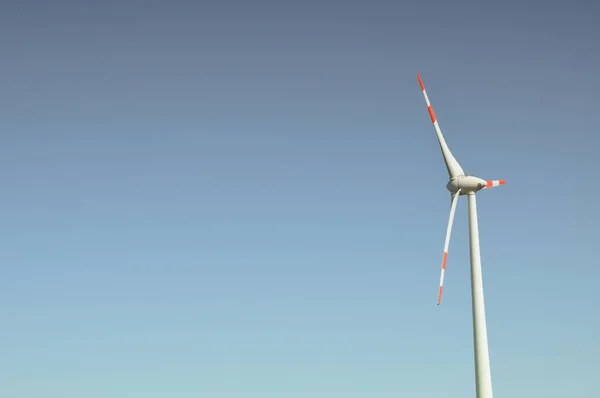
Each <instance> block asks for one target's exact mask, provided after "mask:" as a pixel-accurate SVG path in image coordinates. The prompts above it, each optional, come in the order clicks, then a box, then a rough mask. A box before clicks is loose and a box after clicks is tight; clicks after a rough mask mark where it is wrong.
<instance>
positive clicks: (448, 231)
mask: <svg viewBox="0 0 600 398" xmlns="http://www.w3.org/2000/svg"><path fill="white" fill-rule="evenodd" d="M459 197H460V189H459V190H458V191H457V192H456V193H455V194H454V195H452V205H451V206H450V218H449V219H448V228H447V229H446V241H445V242H444V255H443V257H442V275H441V276H440V290H439V292H438V305H440V302H441V301H442V290H443V288H444V273H445V272H446V259H447V258H448V249H449V248H450V235H451V234H452V224H453V223H454V213H455V212H456V204H457V202H458V198H459Z"/></svg>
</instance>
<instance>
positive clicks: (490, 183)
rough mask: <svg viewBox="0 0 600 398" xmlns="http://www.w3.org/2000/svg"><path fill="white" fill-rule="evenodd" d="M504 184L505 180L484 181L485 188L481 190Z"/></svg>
mask: <svg viewBox="0 0 600 398" xmlns="http://www.w3.org/2000/svg"><path fill="white" fill-rule="evenodd" d="M504 184H506V180H488V181H486V185H485V187H483V188H482V189H485V188H493V187H498V186H500V185H504Z"/></svg>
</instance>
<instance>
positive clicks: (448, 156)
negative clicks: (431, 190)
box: [417, 73, 465, 179]
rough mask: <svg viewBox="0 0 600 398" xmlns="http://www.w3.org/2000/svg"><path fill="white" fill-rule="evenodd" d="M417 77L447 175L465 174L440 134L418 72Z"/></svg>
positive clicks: (440, 131) (453, 176) (451, 177)
mask: <svg viewBox="0 0 600 398" xmlns="http://www.w3.org/2000/svg"><path fill="white" fill-rule="evenodd" d="M417 78H418V79H419V85H420V86H421V91H422V92H423V97H425V104H427V110H428V111H429V116H430V117H431V122H432V123H433V128H434V129H435V133H436V135H437V138H438V142H439V144H440V148H441V150H442V156H443V157H444V162H445V163H446V168H447V169H448V175H449V176H450V179H453V178H455V177H458V176H462V175H464V174H465V172H464V171H463V169H462V167H460V164H458V162H457V161H456V159H455V158H454V156H453V155H452V152H450V148H448V145H447V144H446V140H445V139H444V136H443V135H442V130H441V129H440V126H439V125H438V121H437V118H436V117H435V113H434V112H433V108H432V107H431V103H430V102H429V97H428V96H427V91H425V86H424V85H423V80H421V75H420V74H419V73H417Z"/></svg>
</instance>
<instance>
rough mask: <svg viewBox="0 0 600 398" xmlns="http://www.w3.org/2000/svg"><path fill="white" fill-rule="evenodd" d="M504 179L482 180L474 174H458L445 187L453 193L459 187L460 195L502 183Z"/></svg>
mask: <svg viewBox="0 0 600 398" xmlns="http://www.w3.org/2000/svg"><path fill="white" fill-rule="evenodd" d="M505 183H506V182H505V181H504V180H487V181H486V180H484V179H481V178H479V177H475V176H467V175H465V176H460V177H456V178H453V179H451V180H450V181H449V182H448V184H447V185H446V189H448V191H450V193H451V194H452V195H454V194H455V193H456V192H458V190H459V189H460V195H467V194H469V193H471V192H477V191H480V190H482V189H485V188H491V187H495V186H498V185H504V184H505Z"/></svg>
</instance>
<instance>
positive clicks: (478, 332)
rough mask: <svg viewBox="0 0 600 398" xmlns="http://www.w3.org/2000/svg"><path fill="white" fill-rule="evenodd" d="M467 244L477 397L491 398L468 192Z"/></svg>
mask: <svg viewBox="0 0 600 398" xmlns="http://www.w3.org/2000/svg"><path fill="white" fill-rule="evenodd" d="M468 200H469V244H470V251H471V300H472V306H473V340H474V346H475V352H474V353H475V383H476V391H477V398H492V397H493V394H492V374H491V369H490V356H489V350H488V339H487V327H486V321H485V306H484V301H483V276H482V272H481V255H480V253H479V227H478V225H477V199H476V196H475V192H469V194H468Z"/></svg>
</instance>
